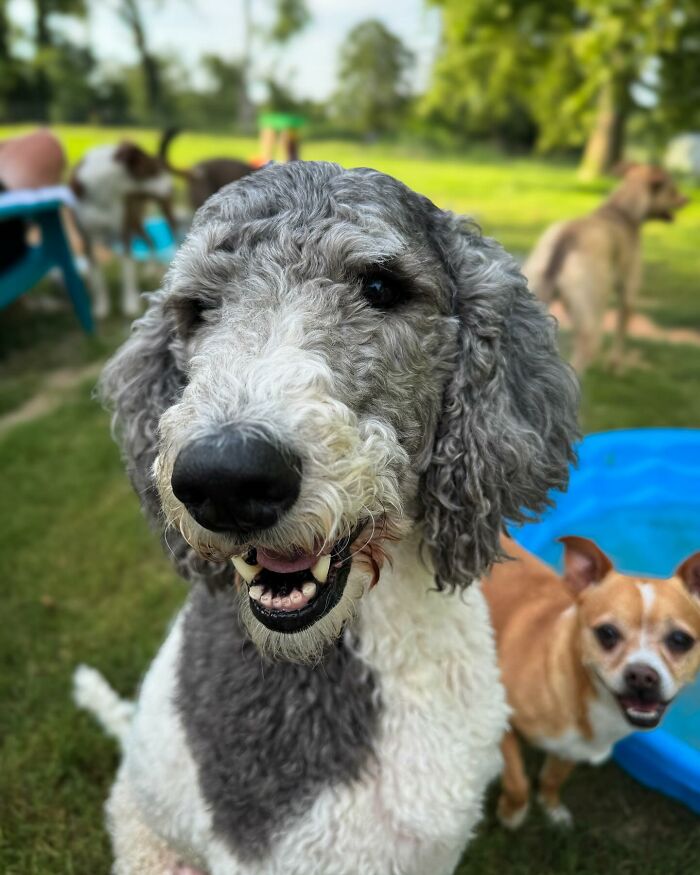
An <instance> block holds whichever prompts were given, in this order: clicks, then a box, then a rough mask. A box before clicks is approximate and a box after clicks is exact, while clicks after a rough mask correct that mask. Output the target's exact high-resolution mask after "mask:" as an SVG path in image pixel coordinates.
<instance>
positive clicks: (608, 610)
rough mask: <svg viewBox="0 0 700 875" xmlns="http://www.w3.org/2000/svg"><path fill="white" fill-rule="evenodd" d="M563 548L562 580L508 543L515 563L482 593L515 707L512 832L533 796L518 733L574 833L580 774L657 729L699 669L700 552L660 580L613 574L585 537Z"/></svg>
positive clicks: (544, 794) (507, 752) (509, 743)
mask: <svg viewBox="0 0 700 875" xmlns="http://www.w3.org/2000/svg"><path fill="white" fill-rule="evenodd" d="M561 540H562V541H563V543H564V550H565V552H564V566H565V571H564V577H563V579H562V578H561V577H560V576H559V575H558V574H557V573H556V572H555V571H554V570H553V569H551V568H550V567H549V566H548V565H545V564H544V563H543V562H540V560H539V559H537V558H536V557H535V556H533V555H532V554H531V553H528V551H527V550H525V549H523V548H522V547H520V546H519V545H518V544H516V543H515V542H514V541H511V540H509V539H505V538H504V541H503V547H504V550H505V552H506V553H507V554H508V556H510V557H513V558H512V560H511V561H505V562H503V563H501V564H499V565H496V566H495V567H494V569H493V570H492V572H491V574H490V575H489V576H488V578H487V579H486V580H485V582H484V587H483V589H484V594H485V596H486V599H487V601H488V604H489V608H490V611H491V620H492V623H493V626H494V629H495V632H496V641H497V646H498V660H499V665H500V668H501V678H502V681H503V684H504V686H505V688H506V695H507V699H508V704H509V705H510V707H511V709H512V713H511V718H510V724H511V729H510V731H509V732H508V733H507V734H506V735H505V736H504V739H503V742H502V750H503V758H504V770H503V779H502V791H501V797H500V799H499V802H498V816H499V819H500V820H501V822H502V823H503V824H504V825H505V826H508V827H510V828H511V829H515V828H517V827H518V826H520V825H521V823H522V822H523V820H524V819H525V816H526V814H527V811H528V807H529V796H530V787H529V781H528V778H527V775H526V773H525V769H524V767H523V760H522V754H521V751H520V743H519V740H518V735H520V736H522V737H523V738H525V739H526V740H527V741H528V742H529V743H530V744H531V745H532V746H533V747H536V748H539V749H540V750H543V751H545V752H546V753H547V758H546V760H545V763H544V767H543V769H542V772H541V774H540V780H539V800H540V802H541V803H542V805H543V807H544V810H545V813H546V814H547V815H548V817H549V818H550V820H552V821H553V822H555V823H560V824H568V823H570V822H571V815H570V813H569V811H568V809H567V808H565V807H564V806H563V805H562V804H561V802H560V799H559V791H560V789H561V786H562V784H563V783H564V781H565V780H566V778H567V777H568V775H569V774H570V772H571V770H572V769H573V768H574V765H575V764H576V763H577V762H589V763H594V764H597V763H600V762H603V761H604V760H605V759H607V758H608V756H609V755H610V753H611V751H612V747H613V745H614V744H615V743H616V742H617V741H619V740H620V739H621V738H623V737H624V736H626V735H628V734H629V733H631V732H633V731H634V730H635V729H653V728H654V727H655V726H657V725H658V724H659V722H660V720H661V718H662V717H663V715H664V712H665V710H666V708H667V707H668V705H669V704H670V702H671V701H672V700H673V698H674V697H675V696H676V694H677V693H678V692H679V690H680V689H681V688H682V687H683V686H684V685H685V684H687V683H688V682H689V681H691V680H692V679H693V678H694V676H695V674H696V673H697V671H698V669H700V552H698V553H695V554H693V556H691V557H690V558H689V559H686V560H685V562H683V563H682V564H681V565H680V566H679V567H678V568H677V569H676V572H675V574H674V576H673V577H671V578H669V579H668V580H661V579H658V578H648V577H641V576H638V575H627V574H622V573H621V572H619V571H616V570H615V569H614V568H613V565H612V563H611V561H610V560H609V559H608V557H607V556H606V555H605V554H604V553H603V552H602V551H601V550H600V549H599V548H598V547H597V546H596V545H595V544H594V543H593V542H592V541H589V540H588V539H587V538H577V537H567V538H562V539H561ZM516 733H517V734H516Z"/></svg>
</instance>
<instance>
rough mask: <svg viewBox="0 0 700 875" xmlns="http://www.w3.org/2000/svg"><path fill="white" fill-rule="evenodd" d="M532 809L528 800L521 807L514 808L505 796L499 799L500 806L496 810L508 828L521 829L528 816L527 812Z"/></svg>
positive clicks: (500, 820)
mask: <svg viewBox="0 0 700 875" xmlns="http://www.w3.org/2000/svg"><path fill="white" fill-rule="evenodd" d="M529 810H530V804H529V803H528V802H526V803H525V804H524V805H522V806H521V807H520V808H512V807H511V806H510V804H509V803H508V800H507V799H505V798H504V797H503V796H501V798H500V799H499V800H498V808H497V810H496V816H497V817H498V820H499V822H500V824H501V826H504V827H505V828H506V829H510V830H516V829H520V827H521V826H522V825H523V823H525V818H526V817H527V813H528V811H529Z"/></svg>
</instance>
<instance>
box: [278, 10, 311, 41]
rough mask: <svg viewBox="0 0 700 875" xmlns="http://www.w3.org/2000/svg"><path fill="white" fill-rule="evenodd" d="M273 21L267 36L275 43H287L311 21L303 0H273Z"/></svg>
mask: <svg viewBox="0 0 700 875" xmlns="http://www.w3.org/2000/svg"><path fill="white" fill-rule="evenodd" d="M274 6H275V21H274V23H273V25H272V27H271V28H270V30H269V33H268V36H269V38H270V39H271V40H272V42H275V43H287V42H289V40H290V39H291V38H292V37H293V36H296V34H298V33H299V32H300V31H302V30H303V29H304V28H305V27H306V26H307V25H308V23H309V22H310V21H311V13H310V12H309V9H308V6H307V5H306V2H305V0H274Z"/></svg>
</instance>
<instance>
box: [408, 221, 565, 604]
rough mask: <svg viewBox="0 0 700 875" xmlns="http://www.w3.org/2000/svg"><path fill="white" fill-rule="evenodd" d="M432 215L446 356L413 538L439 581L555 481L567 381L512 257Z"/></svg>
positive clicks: (531, 509) (462, 579)
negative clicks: (450, 323)
mask: <svg viewBox="0 0 700 875" xmlns="http://www.w3.org/2000/svg"><path fill="white" fill-rule="evenodd" d="M440 218H441V221H440V222H439V223H438V232H437V233H438V240H439V241H441V242H440V248H441V249H442V254H443V258H444V260H445V263H446V265H447V269H448V273H449V274H450V276H451V279H452V284H453V307H452V309H453V314H454V317H455V320H456V323H457V325H456V332H457V337H456V358H455V362H454V368H453V373H452V376H451V377H450V379H449V380H448V384H447V386H446V388H445V394H444V400H443V411H442V417H441V421H440V422H439V424H438V429H437V433H436V439H435V445H434V452H433V456H432V459H431V461H430V464H429V467H428V470H427V471H426V474H425V479H424V486H423V497H424V539H425V542H426V543H427V544H428V545H429V546H430V547H431V548H432V554H433V565H434V568H435V574H436V585H437V586H438V588H440V589H445V588H448V589H449V588H454V587H455V586H465V585H467V584H468V583H470V582H471V581H472V580H473V579H474V578H476V577H479V576H480V575H482V574H483V573H484V572H486V571H487V569H488V568H489V567H490V565H491V564H492V562H493V561H494V560H495V559H498V558H501V557H502V556H503V552H502V549H501V545H500V534H501V531H502V530H503V527H504V524H505V522H506V521H507V520H509V521H511V522H523V521H525V520H527V519H531V518H532V515H533V514H537V513H539V512H541V511H543V510H544V509H545V508H546V507H547V506H549V504H551V501H550V499H549V497H548V493H549V490H550V489H552V488H563V487H565V486H566V484H567V482H568V476H569V463H570V462H571V461H572V460H573V458H574V453H573V450H572V442H573V441H574V440H575V439H576V438H577V436H578V428H577V424H576V413H577V408H578V384H577V382H576V378H575V376H574V374H573V371H572V370H571V369H570V368H569V366H568V365H566V364H564V362H563V361H562V360H561V358H560V356H559V353H558V351H557V346H556V338H555V323H554V320H553V319H551V318H550V317H548V316H547V314H546V312H545V310H544V308H543V305H542V304H541V303H539V302H538V301H537V300H536V299H535V297H534V296H533V295H532V294H531V292H530V291H529V290H528V288H527V282H526V280H525V278H524V277H523V276H522V274H521V273H520V271H519V269H518V265H517V264H516V262H515V261H514V259H513V258H511V257H510V256H509V255H508V254H507V253H506V252H504V250H503V249H502V248H501V247H500V246H499V245H498V244H497V243H496V242H495V241H493V240H489V239H487V238H483V237H481V236H480V234H478V233H477V232H476V231H473V232H471V231H470V230H469V229H468V228H466V227H465V225H464V223H463V222H462V221H460V220H459V219H458V218H456V217H454V216H451V215H449V214H441V217H440ZM440 225H441V226H442V227H441V229H440Z"/></svg>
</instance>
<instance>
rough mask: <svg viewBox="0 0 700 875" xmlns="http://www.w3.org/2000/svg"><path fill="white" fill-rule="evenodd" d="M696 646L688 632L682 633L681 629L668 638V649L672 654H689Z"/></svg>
mask: <svg viewBox="0 0 700 875" xmlns="http://www.w3.org/2000/svg"><path fill="white" fill-rule="evenodd" d="M693 644H695V641H694V639H693V638H692V636H691V635H688V633H687V632H682V631H681V630H680V629H675V630H674V631H673V632H671V633H670V634H669V635H667V636H666V647H668V649H669V650H670V651H671V653H687V652H688V651H689V650H690V648H691V647H692V646H693Z"/></svg>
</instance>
